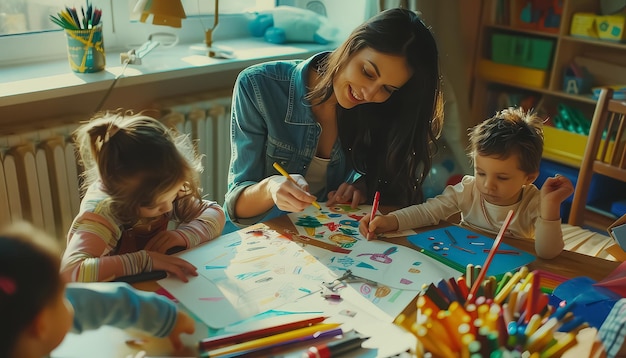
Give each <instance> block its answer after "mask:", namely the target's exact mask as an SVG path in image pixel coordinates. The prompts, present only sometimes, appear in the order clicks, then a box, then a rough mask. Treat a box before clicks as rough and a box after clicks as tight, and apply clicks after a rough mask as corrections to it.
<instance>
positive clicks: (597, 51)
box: [472, 0, 626, 165]
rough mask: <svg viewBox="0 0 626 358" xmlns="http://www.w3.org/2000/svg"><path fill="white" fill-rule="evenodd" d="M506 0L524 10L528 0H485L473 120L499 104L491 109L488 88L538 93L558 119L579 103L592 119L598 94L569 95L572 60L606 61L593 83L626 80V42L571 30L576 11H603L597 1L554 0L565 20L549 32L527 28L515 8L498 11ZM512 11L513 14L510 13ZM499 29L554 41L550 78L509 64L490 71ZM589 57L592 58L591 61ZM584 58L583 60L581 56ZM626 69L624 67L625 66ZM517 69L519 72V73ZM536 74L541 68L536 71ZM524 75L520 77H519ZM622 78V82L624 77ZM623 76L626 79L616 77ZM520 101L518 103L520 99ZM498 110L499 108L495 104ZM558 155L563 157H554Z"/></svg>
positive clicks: (541, 106)
mask: <svg viewBox="0 0 626 358" xmlns="http://www.w3.org/2000/svg"><path fill="white" fill-rule="evenodd" d="M504 1H510V7H511V8H513V9H519V8H521V7H523V6H524V5H525V4H526V3H528V2H529V1H528V0H484V1H483V8H482V14H481V24H480V26H479V28H480V33H479V36H478V50H477V51H476V54H477V55H476V56H477V58H476V60H475V66H474V85H473V92H472V93H473V100H472V119H473V124H476V123H478V122H480V121H482V120H484V119H485V118H487V117H488V116H490V115H493V110H494V108H489V105H488V99H489V95H488V93H489V90H495V91H500V90H501V91H510V92H520V93H522V94H527V95H533V96H535V97H536V98H537V100H538V102H537V106H535V108H536V109H537V110H538V111H539V113H540V114H542V115H544V116H546V117H549V118H553V117H554V116H555V115H556V106H557V104H558V103H563V104H566V105H568V106H572V107H574V108H577V109H578V110H580V111H581V112H582V113H584V114H585V115H586V116H587V118H591V114H592V113H593V108H594V106H595V102H596V101H595V99H594V98H593V96H592V94H591V93H590V92H589V93H585V94H570V93H566V92H565V90H564V87H563V86H564V83H563V81H564V71H565V69H566V68H568V66H569V65H570V64H571V63H572V61H576V62H582V63H583V64H585V65H586V64H588V62H589V61H590V62H592V63H593V64H602V65H604V64H606V65H609V66H599V67H600V71H599V72H598V71H596V73H593V71H594V70H597V69H598V68H595V69H593V68H588V69H589V70H590V71H592V74H593V75H594V81H593V82H592V86H600V85H615V84H624V85H626V44H624V43H617V42H611V41H604V40H595V39H587V38H581V37H575V36H571V35H570V27H571V22H572V18H573V15H574V14H575V13H578V12H591V13H599V10H600V9H599V6H600V5H599V1H598V0H555V1H558V3H560V4H562V11H561V14H560V25H559V26H558V28H557V27H555V28H552V29H547V31H549V30H552V31H554V32H547V31H542V30H533V29H529V28H527V27H524V26H525V24H524V23H522V22H521V20H519V16H516V15H515V11H510V12H509V14H504V15H503V14H500V15H499V14H498V11H497V9H498V7H499V6H502V3H503V2H504ZM511 13H513V14H511ZM494 34H507V35H512V36H524V37H528V38H533V39H541V40H544V39H546V40H550V41H552V42H553V44H554V45H553V47H552V54H551V59H550V63H549V66H548V68H546V69H545V71H543V72H544V75H545V80H544V81H541V83H539V84H538V83H532V84H529V83H524V81H527V80H528V77H527V76H526V77H524V78H521V79H519V78H517V79H516V76H518V75H517V74H518V73H522V74H523V73H524V71H525V70H526V69H525V68H524V67H517V68H515V67H513V68H509V67H508V65H506V66H507V67H506V71H505V72H504V73H501V74H499V75H493V74H492V73H488V72H490V70H491V69H492V68H494V67H496V66H499V65H500V64H497V63H495V62H493V61H491V57H492V55H491V51H492V48H491V38H492V36H493V35H494ZM586 59H587V60H586ZM581 60H582V61H581ZM620 70H621V71H620ZM516 71H517V72H516ZM531 71H533V72H532V74H533V75H534V74H536V73H537V72H542V71H541V70H531ZM519 80H521V82H520V81H519ZM620 80H621V81H620ZM611 81H620V82H621V83H619V82H618V83H616V82H611ZM518 104H519V103H518ZM495 109H499V108H497V107H496V108H495ZM553 159H555V160H558V159H559V158H553ZM560 161H561V162H563V163H565V164H568V165H577V163H576V160H568V159H567V158H561V160H560Z"/></svg>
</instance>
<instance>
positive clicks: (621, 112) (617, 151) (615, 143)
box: [568, 88, 626, 226]
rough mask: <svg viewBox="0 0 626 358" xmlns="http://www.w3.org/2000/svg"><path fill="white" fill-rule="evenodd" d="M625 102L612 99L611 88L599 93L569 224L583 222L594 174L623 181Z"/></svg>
mask: <svg viewBox="0 0 626 358" xmlns="http://www.w3.org/2000/svg"><path fill="white" fill-rule="evenodd" d="M625 131H626V101H620V100H615V99H613V91H612V90H611V89H610V88H605V89H603V90H602V91H601V92H600V96H599V98H598V102H597V104H596V108H595V111H594V113H593V119H592V121H591V128H590V130H589V139H588V141H587V147H586V148H585V154H584V156H583V160H582V163H581V165H580V172H579V174H578V181H577V183H576V190H575V191H574V198H573V201H572V208H571V211H570V214H569V221H568V223H569V224H570V225H577V226H582V225H583V224H584V222H585V206H586V204H587V195H588V192H589V187H590V185H591V179H592V175H593V174H594V173H597V174H601V175H604V176H606V177H610V178H614V179H617V180H621V181H624V182H626V145H625V144H626V138H625V135H626V134H625Z"/></svg>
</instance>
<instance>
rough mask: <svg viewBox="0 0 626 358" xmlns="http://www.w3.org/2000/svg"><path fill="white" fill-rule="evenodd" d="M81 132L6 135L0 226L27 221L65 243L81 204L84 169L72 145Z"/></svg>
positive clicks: (0, 144) (0, 145)
mask: <svg viewBox="0 0 626 358" xmlns="http://www.w3.org/2000/svg"><path fill="white" fill-rule="evenodd" d="M77 122H78V121H76V122H74V123H77ZM75 128H76V124H66V125H57V126H55V127H53V128H45V129H39V130H37V131H32V132H24V133H17V134H10V135H4V136H0V159H1V160H0V224H6V223H10V222H14V221H17V220H27V221H30V222H32V223H33V224H34V225H35V226H36V227H38V228H40V229H43V230H44V231H46V232H47V233H48V234H50V235H53V236H54V237H57V238H59V241H60V242H64V241H65V240H64V237H65V234H66V233H67V229H68V228H69V227H70V225H71V223H72V220H73V218H74V215H76V213H77V212H78V207H79V205H80V197H79V180H78V174H79V173H80V171H79V169H78V167H77V164H76V156H75V152H74V146H73V145H72V144H71V141H70V136H71V132H72V131H73V130H74V129H75Z"/></svg>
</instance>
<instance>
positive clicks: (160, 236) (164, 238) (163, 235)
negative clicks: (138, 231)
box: [144, 230, 187, 254]
mask: <svg viewBox="0 0 626 358" xmlns="http://www.w3.org/2000/svg"><path fill="white" fill-rule="evenodd" d="M173 247H184V248H187V243H186V242H185V239H183V237H182V236H181V235H180V234H178V233H176V232H174V231H170V230H165V231H161V232H159V233H157V234H156V235H154V236H153V237H152V238H151V239H150V241H148V243H147V244H146V246H145V247H144V250H146V251H154V252H159V253H162V254H165V253H167V251H168V250H169V249H171V248H173Z"/></svg>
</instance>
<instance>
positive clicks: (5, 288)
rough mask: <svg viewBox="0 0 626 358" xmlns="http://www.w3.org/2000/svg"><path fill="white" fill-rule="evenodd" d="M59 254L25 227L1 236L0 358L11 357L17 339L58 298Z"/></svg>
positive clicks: (7, 230)
mask: <svg viewBox="0 0 626 358" xmlns="http://www.w3.org/2000/svg"><path fill="white" fill-rule="evenodd" d="M60 263H61V259H60V251H59V250H58V247H57V246H56V245H55V242H54V241H53V240H52V238H50V237H49V236H47V234H45V233H43V232H41V231H39V230H37V229H35V228H33V227H32V226H31V225H30V224H28V223H25V222H24V223H16V224H13V225H11V227H9V228H5V229H3V230H1V232H0V317H2V318H1V319H0V357H10V356H12V351H13V349H14V348H15V347H14V345H15V342H16V341H17V338H18V337H19V336H20V335H21V334H22V332H24V330H25V329H26V328H27V327H28V326H29V325H30V324H31V323H32V322H33V320H34V319H35V317H37V314H39V312H41V310H43V309H44V308H45V307H46V306H47V305H50V304H51V303H52V302H54V300H56V299H57V297H58V296H59V292H60V290H62V289H63V288H64V287H65V285H64V283H63V282H62V281H61V277H60V276H59V269H60Z"/></svg>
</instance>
